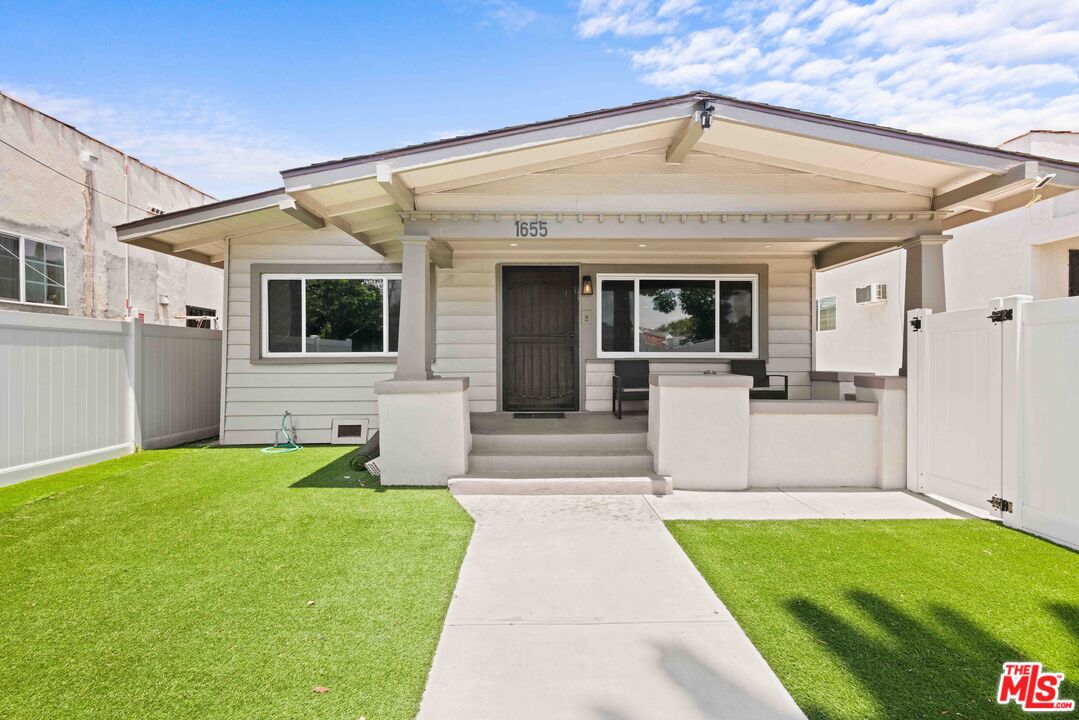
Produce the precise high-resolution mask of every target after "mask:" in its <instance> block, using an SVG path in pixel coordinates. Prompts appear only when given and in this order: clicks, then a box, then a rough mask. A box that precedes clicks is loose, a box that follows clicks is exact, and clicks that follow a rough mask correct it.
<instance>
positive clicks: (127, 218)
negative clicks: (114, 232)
mask: <svg viewBox="0 0 1079 720" xmlns="http://www.w3.org/2000/svg"><path fill="white" fill-rule="evenodd" d="M124 222H125V223H129V222H131V178H130V176H129V175H128V174H127V153H124ZM124 316H125V317H131V245H129V244H128V243H124Z"/></svg>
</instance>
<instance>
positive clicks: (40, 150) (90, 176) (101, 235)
mask: <svg viewBox="0 0 1079 720" xmlns="http://www.w3.org/2000/svg"><path fill="white" fill-rule="evenodd" d="M0 139H3V140H4V141H5V142H7V143H10V144H12V145H14V146H15V147H17V148H19V149H20V150H22V151H23V152H25V153H28V154H30V155H32V156H33V157H35V158H37V159H39V160H40V161H41V162H43V163H46V164H47V165H49V166H51V167H53V168H55V169H56V170H59V171H60V172H63V173H64V174H66V175H68V176H70V177H72V178H75V179H77V180H79V181H80V182H84V183H87V184H89V185H91V186H92V187H94V188H96V189H97V190H99V191H100V192H98V193H95V192H90V191H89V190H87V189H86V188H85V187H83V186H82V185H79V184H77V183H74V182H72V181H71V180H69V179H67V178H64V177H61V176H60V175H58V174H57V173H55V172H53V171H51V170H49V169H48V168H45V167H42V166H41V165H40V164H38V163H36V162H34V161H33V160H31V159H29V158H27V157H25V156H24V155H21V154H19V153H18V152H16V151H15V150H13V149H11V148H9V147H6V146H4V145H0V232H7V233H12V234H16V235H25V236H27V237H30V238H33V239H37V240H42V241H45V242H51V243H55V244H59V245H63V246H64V250H65V252H64V260H65V266H66V271H67V282H66V290H67V307H66V308H54V307H41V306H36V305H28V304H21V303H17V302H6V301H2V300H0V309H3V310H17V311H22V312H38V313H47V314H54V315H73V316H82V317H94V318H121V317H124V316H125V315H126V309H125V306H124V300H125V298H126V297H130V301H131V305H132V307H134V308H136V309H137V310H138V311H139V312H141V313H144V314H145V319H146V322H147V323H156V324H161V325H183V324H184V321H182V320H179V319H177V318H176V317H175V316H176V315H183V314H184V312H185V305H188V304H190V305H198V306H200V307H210V308H214V309H216V310H217V311H218V315H219V316H220V314H221V312H220V311H221V308H222V299H223V294H224V284H223V276H222V271H221V270H220V269H219V268H214V267H210V266H206V265H199V264H198V263H193V262H190V261H188V260H181V259H178V258H173V257H170V256H168V255H164V254H162V253H157V252H153V251H151V250H146V249H143V248H137V247H130V248H129V247H128V246H126V245H123V244H122V243H120V242H119V241H118V240H117V239H116V231H115V230H113V226H114V225H117V224H120V223H124V222H127V221H129V220H139V219H142V218H144V217H149V213H147V212H143V211H142V210H140V208H141V209H145V208H147V207H149V206H154V207H157V208H159V209H160V210H163V211H164V212H171V211H173V210H182V209H184V208H189V207H193V206H197V205H203V204H205V203H207V202H211V201H213V198H212V197H210V196H209V195H206V194H205V193H203V192H200V191H199V190H197V189H195V188H193V187H191V186H189V185H187V184H185V183H183V182H181V181H180V180H178V179H176V178H173V177H171V176H169V175H167V174H165V173H163V172H161V171H160V170H158V169H156V168H154V167H151V166H149V165H146V164H144V163H142V162H140V161H138V160H137V159H135V158H130V157H129V158H127V164H128V188H127V189H126V192H127V193H128V202H129V203H130V205H132V206H134V207H128V206H126V205H124V203H123V202H120V200H123V199H124V198H125V183H124V154H123V153H122V152H121V151H120V150H117V149H116V148H112V147H110V146H108V145H105V144H104V143H101V142H99V141H98V140H95V139H94V138H92V137H89V136H87V135H85V134H83V133H81V132H79V131H78V130H77V129H75V128H73V127H71V126H70V125H65V124H64V123H62V122H60V121H58V120H56V119H54V118H52V117H49V116H48V115H45V114H43V113H40V112H38V111H36V110H34V109H32V108H29V107H27V106H25V105H23V104H21V103H19V102H16V101H15V100H13V99H11V98H9V97H7V96H5V95H0ZM82 151H89V152H91V153H93V154H94V155H96V156H98V158H99V159H100V162H99V164H98V165H97V167H96V169H94V170H93V172H88V171H87V170H86V169H84V168H83V167H81V166H80V165H79V154H80V153H81V152H82ZM106 195H111V196H112V197H111V198H110V197H106ZM113 198H117V199H113ZM128 278H130V291H128V289H127V286H128ZM162 295H166V296H168V299H169V304H168V305H162V304H161V303H160V302H159V300H160V298H161V296H162Z"/></svg>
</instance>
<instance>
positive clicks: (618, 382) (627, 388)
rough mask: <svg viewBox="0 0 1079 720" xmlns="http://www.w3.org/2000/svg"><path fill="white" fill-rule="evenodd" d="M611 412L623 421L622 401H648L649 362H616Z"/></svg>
mask: <svg viewBox="0 0 1079 720" xmlns="http://www.w3.org/2000/svg"><path fill="white" fill-rule="evenodd" d="M612 382H613V387H612V390H613V392H612V394H611V401H612V402H611V411H612V412H613V413H614V414H615V417H617V418H618V419H619V420H621V419H622V401H623V400H625V399H629V400H647V399H648V361H647V360H615V361H614V378H613V381H612Z"/></svg>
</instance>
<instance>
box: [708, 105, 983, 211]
mask: <svg viewBox="0 0 1079 720" xmlns="http://www.w3.org/2000/svg"><path fill="white" fill-rule="evenodd" d="M696 149H698V150H704V151H707V152H713V153H716V154H720V155H723V154H727V155H730V156H732V157H738V156H742V157H746V156H745V155H742V153H751V154H752V156H756V157H758V158H762V159H761V162H766V160H764V159H763V158H771V160H772V161H773V162H778V163H782V162H783V161H784V160H786V161H789V162H791V163H794V164H795V165H794V166H795V167H798V166H801V168H802V169H805V170H806V171H809V172H812V171H813V169H814V168H817V169H819V170H820V171H821V172H823V173H827V172H828V170H835V171H838V172H839V173H841V175H840V176H841V177H843V176H847V177H848V179H853V178H849V175H850V174H853V175H854V176H856V177H857V179H858V180H859V181H860V182H866V183H870V184H873V183H874V178H877V179H879V182H878V183H877V184H883V185H884V186H886V187H888V186H890V187H894V188H896V189H905V190H907V191H909V192H914V193H917V194H926V195H928V194H931V193H932V190H933V189H934V188H937V187H939V186H941V185H943V184H945V183H948V182H950V181H953V180H955V179H956V178H959V177H962V176H965V175H968V174H969V173H970V169H969V168H964V167H957V166H955V165H949V164H946V163H938V162H931V161H927V160H919V159H916V158H911V157H905V156H902V155H893V154H889V153H882V152H879V151H877V150H868V149H865V148H860V147H855V146H852V145H844V144H840V143H834V142H828V141H824V140H818V139H815V138H807V137H802V136H799V135H792V134H789V133H784V132H778V131H775V130H767V129H765V128H758V127H753V126H750V125H743V124H739V123H732V122H724V121H718V120H717V121H715V122H713V124H712V127H711V128H710V129H709V130H707V131H706V132H705V134H704V136H703V137H702V138H701V139H700V141H699V142H698V143H697V145H696Z"/></svg>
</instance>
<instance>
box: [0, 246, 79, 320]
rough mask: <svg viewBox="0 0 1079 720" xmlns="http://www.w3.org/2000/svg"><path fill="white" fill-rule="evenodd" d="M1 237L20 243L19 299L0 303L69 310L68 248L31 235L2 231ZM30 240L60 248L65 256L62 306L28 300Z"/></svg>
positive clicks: (5, 300)
mask: <svg viewBox="0 0 1079 720" xmlns="http://www.w3.org/2000/svg"><path fill="white" fill-rule="evenodd" d="M0 235H7V236H8V237H13V238H17V239H18V241H19V299H18V300H15V299H13V298H7V297H0V302H6V303H18V304H19V305H30V306H32V307H44V308H60V309H63V310H66V309H67V248H66V247H64V245H63V244H61V243H58V242H52V241H50V240H42V239H41V238H36V237H32V236H30V235H20V234H19V233H14V232H7V231H6V230H0ZM27 240H30V241H33V242H36V243H41V244H42V245H51V246H52V247H58V248H60V252H62V253H63V254H64V302H63V304H62V305H55V304H53V303H39V302H30V301H29V300H27V299H26V241H27Z"/></svg>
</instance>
